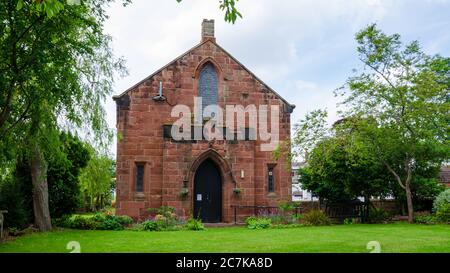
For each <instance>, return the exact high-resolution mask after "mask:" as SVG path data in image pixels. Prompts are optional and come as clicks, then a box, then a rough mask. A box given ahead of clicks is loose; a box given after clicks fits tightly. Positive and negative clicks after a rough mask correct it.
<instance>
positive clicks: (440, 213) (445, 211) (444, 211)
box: [436, 203, 450, 223]
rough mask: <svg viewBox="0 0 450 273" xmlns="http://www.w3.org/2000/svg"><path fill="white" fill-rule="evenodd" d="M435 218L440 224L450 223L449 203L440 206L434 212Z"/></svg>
mask: <svg viewBox="0 0 450 273" xmlns="http://www.w3.org/2000/svg"><path fill="white" fill-rule="evenodd" d="M436 217H437V218H438V219H439V221H441V222H444V223H450V203H447V204H444V205H442V206H440V207H439V208H438V210H437V211H436Z"/></svg>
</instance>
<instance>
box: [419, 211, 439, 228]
mask: <svg viewBox="0 0 450 273" xmlns="http://www.w3.org/2000/svg"><path fill="white" fill-rule="evenodd" d="M414 222H415V223H418V224H427V225H434V224H437V223H439V220H438V219H437V217H436V215H433V214H430V213H420V212H417V213H415V215H414Z"/></svg>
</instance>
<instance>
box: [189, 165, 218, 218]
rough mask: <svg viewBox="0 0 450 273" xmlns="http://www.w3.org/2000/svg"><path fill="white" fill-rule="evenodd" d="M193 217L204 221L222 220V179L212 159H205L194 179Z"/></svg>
mask: <svg viewBox="0 0 450 273" xmlns="http://www.w3.org/2000/svg"><path fill="white" fill-rule="evenodd" d="M194 217H195V218H200V219H201V220H202V221H203V222H205V223H219V222H221V221H222V179H221V176H220V171H219V169H218V168H217V166H216V164H215V163H214V162H213V161H212V160H209V159H208V160H205V161H204V162H203V163H202V164H201V165H200V166H199V167H198V169H197V172H196V173H195V180H194Z"/></svg>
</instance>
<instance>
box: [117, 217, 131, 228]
mask: <svg viewBox="0 0 450 273" xmlns="http://www.w3.org/2000/svg"><path fill="white" fill-rule="evenodd" d="M116 219H117V221H118V222H119V223H120V224H121V225H123V226H129V225H131V224H133V218H131V217H130V216H126V215H119V216H117V215H116Z"/></svg>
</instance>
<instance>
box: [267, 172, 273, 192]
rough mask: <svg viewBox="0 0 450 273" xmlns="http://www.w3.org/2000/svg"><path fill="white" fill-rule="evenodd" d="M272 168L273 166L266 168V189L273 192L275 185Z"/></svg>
mask: <svg viewBox="0 0 450 273" xmlns="http://www.w3.org/2000/svg"><path fill="white" fill-rule="evenodd" d="M273 169H274V167H269V168H268V172H267V178H268V190H269V192H274V191H275V186H274V183H275V181H274V174H273Z"/></svg>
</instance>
